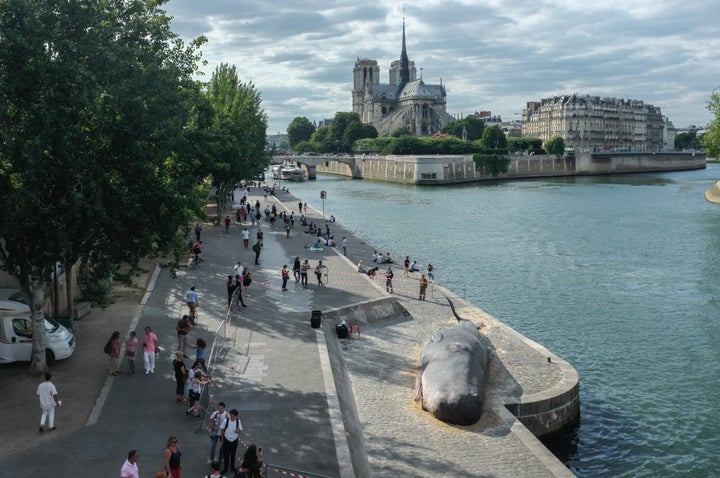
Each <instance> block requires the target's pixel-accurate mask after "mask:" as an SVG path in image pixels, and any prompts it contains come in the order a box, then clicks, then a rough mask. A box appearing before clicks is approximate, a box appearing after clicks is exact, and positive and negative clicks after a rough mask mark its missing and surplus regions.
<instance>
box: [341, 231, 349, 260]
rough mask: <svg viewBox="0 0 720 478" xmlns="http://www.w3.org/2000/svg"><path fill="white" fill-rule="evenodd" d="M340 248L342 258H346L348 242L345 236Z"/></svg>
mask: <svg viewBox="0 0 720 478" xmlns="http://www.w3.org/2000/svg"><path fill="white" fill-rule="evenodd" d="M342 248H343V256H347V248H348V241H347V239H346V238H345V236H343V240H342Z"/></svg>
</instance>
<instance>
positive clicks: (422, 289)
mask: <svg viewBox="0 0 720 478" xmlns="http://www.w3.org/2000/svg"><path fill="white" fill-rule="evenodd" d="M427 286H428V280H427V277H425V274H420V295H419V296H418V300H425V290H426V289H427Z"/></svg>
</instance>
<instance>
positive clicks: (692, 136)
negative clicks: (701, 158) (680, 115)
mask: <svg viewBox="0 0 720 478" xmlns="http://www.w3.org/2000/svg"><path fill="white" fill-rule="evenodd" d="M693 148H695V149H699V148H700V140H699V139H698V138H697V132H696V131H686V132H682V133H678V134H676V135H675V149H693Z"/></svg>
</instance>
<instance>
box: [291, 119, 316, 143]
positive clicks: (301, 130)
mask: <svg viewBox="0 0 720 478" xmlns="http://www.w3.org/2000/svg"><path fill="white" fill-rule="evenodd" d="M314 132H315V125H313V124H312V123H311V122H310V120H309V119H307V118H306V117H304V116H297V117H295V118H294V119H293V120H292V121H291V122H290V125H289V126H288V128H287V134H288V143H289V144H290V147H291V148H293V147H295V145H296V144H298V143H300V142H301V141H310V138H311V137H312V135H313V133H314Z"/></svg>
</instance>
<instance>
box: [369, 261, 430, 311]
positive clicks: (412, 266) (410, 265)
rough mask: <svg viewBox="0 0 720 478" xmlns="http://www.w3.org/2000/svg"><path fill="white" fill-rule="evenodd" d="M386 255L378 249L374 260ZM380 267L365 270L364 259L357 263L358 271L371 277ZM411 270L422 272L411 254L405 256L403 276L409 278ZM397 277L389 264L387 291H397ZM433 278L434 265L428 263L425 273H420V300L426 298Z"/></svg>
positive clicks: (386, 272) (386, 281)
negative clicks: (395, 287) (395, 279)
mask: <svg viewBox="0 0 720 478" xmlns="http://www.w3.org/2000/svg"><path fill="white" fill-rule="evenodd" d="M383 257H385V254H383V253H379V252H378V251H375V252H373V258H372V261H373V262H383V261H384V259H383ZM389 257H390V254H389V253H387V258H388V259H389ZM379 270H380V268H379V267H378V266H374V267H371V268H370V269H367V270H365V265H364V263H363V261H362V260H360V261H359V262H358V264H357V271H358V272H359V273H362V274H367V275H368V276H369V277H370V278H371V279H374V278H375V277H377V275H378V271H379ZM410 272H420V268H419V267H418V265H417V261H412V262H411V261H410V257H409V256H405V260H404V261H403V277H404V278H408V277H410ZM394 277H395V273H394V272H393V270H392V266H388V268H387V270H386V271H385V291H386V292H388V293H389V294H393V293H394V292H395V290H394V288H393V278H394ZM433 280H435V276H434V275H433V266H432V264H428V265H427V266H426V267H425V273H423V274H420V277H419V278H418V283H419V287H420V290H419V292H418V300H425V293H426V291H427V287H428V284H429V283H431V282H432V281H433Z"/></svg>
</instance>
